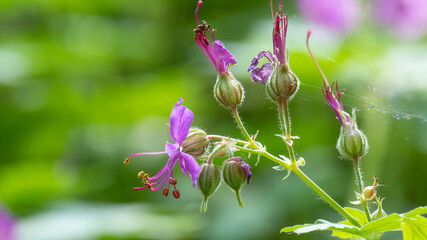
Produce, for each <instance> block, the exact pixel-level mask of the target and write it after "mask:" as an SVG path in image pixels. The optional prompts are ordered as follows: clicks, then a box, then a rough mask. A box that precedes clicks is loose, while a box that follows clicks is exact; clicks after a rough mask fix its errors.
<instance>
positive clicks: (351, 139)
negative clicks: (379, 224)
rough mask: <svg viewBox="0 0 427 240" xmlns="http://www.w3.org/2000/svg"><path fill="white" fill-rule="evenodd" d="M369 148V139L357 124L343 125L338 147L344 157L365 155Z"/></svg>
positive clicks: (350, 157)
mask: <svg viewBox="0 0 427 240" xmlns="http://www.w3.org/2000/svg"><path fill="white" fill-rule="evenodd" d="M368 148H369V146H368V139H367V138H366V136H365V134H364V133H363V132H362V131H360V130H359V129H358V128H357V125H355V124H354V125H352V124H348V125H345V126H344V127H341V133H340V136H339V138H338V141H337V149H338V151H339V153H340V154H341V156H342V157H344V158H345V159H348V160H352V159H357V158H360V157H363V156H364V155H365V154H366V153H367V152H368Z"/></svg>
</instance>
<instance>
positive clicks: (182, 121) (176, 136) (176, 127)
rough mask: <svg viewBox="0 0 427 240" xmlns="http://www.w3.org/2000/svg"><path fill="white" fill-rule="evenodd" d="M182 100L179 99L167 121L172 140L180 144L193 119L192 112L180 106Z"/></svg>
mask: <svg viewBox="0 0 427 240" xmlns="http://www.w3.org/2000/svg"><path fill="white" fill-rule="evenodd" d="M183 101H184V100H183V99H182V98H181V99H180V100H179V101H178V102H177V103H176V104H175V106H174V107H173V109H172V112H171V117H170V121H169V129H170V135H171V138H172V140H173V141H174V142H175V143H178V144H181V143H182V142H183V141H184V140H185V138H186V137H187V135H188V131H189V130H190V126H191V123H192V122H193V119H194V114H193V112H192V111H191V110H190V109H188V108H186V107H185V106H182V105H181V104H182V102H183Z"/></svg>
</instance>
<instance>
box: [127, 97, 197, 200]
mask: <svg viewBox="0 0 427 240" xmlns="http://www.w3.org/2000/svg"><path fill="white" fill-rule="evenodd" d="M182 102H183V99H182V98H181V99H180V100H179V101H178V102H177V103H176V104H175V106H174V107H173V109H172V112H171V116H170V121H169V129H170V136H171V138H172V140H173V142H174V143H169V142H166V145H165V151H164V152H145V153H135V154H132V155H130V156H129V157H128V158H127V159H126V161H125V164H126V163H129V159H130V158H131V157H133V156H136V155H155V154H165V153H167V154H168V155H169V159H168V161H167V163H166V165H165V166H164V167H163V168H162V169H161V170H160V171H159V172H158V173H157V174H156V175H154V176H153V177H150V176H149V175H148V174H146V173H144V172H140V174H139V175H138V176H139V177H140V178H141V179H142V180H143V183H144V186H143V187H137V188H134V190H142V189H145V188H148V189H150V190H151V191H157V190H159V189H161V188H163V186H164V185H165V184H166V182H168V187H167V188H165V189H164V190H163V194H164V195H165V196H167V195H168V193H169V186H170V184H171V185H173V186H174V187H175V185H176V180H175V179H174V178H173V173H172V171H173V168H174V167H175V164H176V163H177V161H179V163H180V165H181V169H182V172H183V173H184V175H185V174H186V173H188V175H189V176H190V177H191V179H192V180H193V187H195V186H196V180H197V177H198V174H199V164H198V163H197V161H196V159H194V157H193V156H191V155H190V154H187V153H185V152H182V151H181V144H182V142H183V141H184V140H185V138H186V137H187V135H188V132H189V130H190V125H191V123H192V122H193V118H194V114H193V112H192V111H191V110H190V109H188V108H186V107H185V106H182V105H181V104H182ZM173 195H174V196H175V198H178V197H179V191H178V190H176V188H175V190H174V192H173ZM177 196H178V197H177Z"/></svg>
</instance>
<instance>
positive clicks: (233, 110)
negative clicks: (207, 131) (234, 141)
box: [231, 106, 256, 147]
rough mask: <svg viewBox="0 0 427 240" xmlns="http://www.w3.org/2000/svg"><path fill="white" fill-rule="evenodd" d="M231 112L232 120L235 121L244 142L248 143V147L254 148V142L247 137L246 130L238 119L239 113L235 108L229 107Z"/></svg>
mask: <svg viewBox="0 0 427 240" xmlns="http://www.w3.org/2000/svg"><path fill="white" fill-rule="evenodd" d="M231 110H232V112H233V116H234V119H236V122H237V125H238V126H239V128H240V130H241V131H242V133H243V136H245V138H246V140H247V141H248V142H249V146H255V147H256V144H255V142H254V141H253V140H252V138H251V136H250V135H249V133H248V131H247V130H246V128H245V126H244V125H243V122H242V120H241V119H240V116H239V112H238V111H237V107H236V106H233V107H231Z"/></svg>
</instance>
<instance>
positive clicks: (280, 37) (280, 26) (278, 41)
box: [248, 0, 288, 84]
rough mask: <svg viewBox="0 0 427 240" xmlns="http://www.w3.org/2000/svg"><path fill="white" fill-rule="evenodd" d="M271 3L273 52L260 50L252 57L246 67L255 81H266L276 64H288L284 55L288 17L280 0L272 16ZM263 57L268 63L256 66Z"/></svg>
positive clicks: (271, 2)
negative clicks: (277, 8)
mask: <svg viewBox="0 0 427 240" xmlns="http://www.w3.org/2000/svg"><path fill="white" fill-rule="evenodd" d="M270 4H271V15H272V18H273V52H274V56H273V54H272V53H271V52H270V51H261V52H260V53H258V55H257V56H256V57H254V58H253V59H252V63H251V65H250V66H249V68H248V72H249V71H252V73H251V80H252V81H253V82H255V83H257V82H260V83H263V84H264V83H266V82H267V81H268V79H269V78H270V76H271V74H272V73H273V71H274V69H275V68H276V67H277V65H280V66H283V65H285V64H288V60H287V57H286V32H287V30H288V18H287V16H286V15H284V14H283V6H282V1H280V7H279V12H277V13H276V16H275V17H274V14H273V1H272V0H271V1H270ZM263 57H265V58H266V59H267V60H268V61H270V62H269V63H265V64H264V65H262V66H261V67H257V66H258V63H259V61H260V60H261V58H263Z"/></svg>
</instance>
